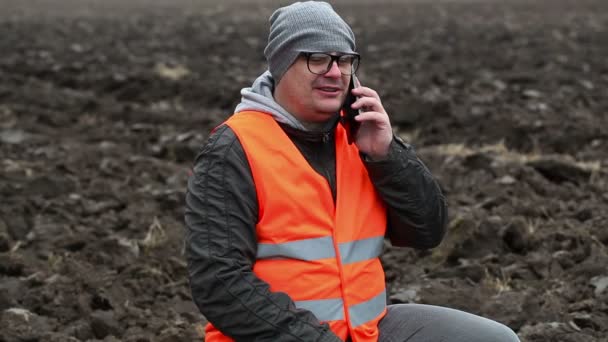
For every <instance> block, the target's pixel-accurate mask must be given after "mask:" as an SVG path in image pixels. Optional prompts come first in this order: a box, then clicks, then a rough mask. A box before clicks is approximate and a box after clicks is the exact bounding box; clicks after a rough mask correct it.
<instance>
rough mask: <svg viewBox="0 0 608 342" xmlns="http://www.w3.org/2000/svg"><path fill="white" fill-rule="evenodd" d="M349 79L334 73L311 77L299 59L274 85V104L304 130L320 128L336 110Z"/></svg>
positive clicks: (340, 103) (339, 106) (344, 93)
mask: <svg viewBox="0 0 608 342" xmlns="http://www.w3.org/2000/svg"><path fill="white" fill-rule="evenodd" d="M349 77H350V76H344V75H341V74H337V73H336V72H335V70H332V72H329V73H327V74H325V75H315V74H313V73H311V72H310V71H309V70H308V67H307V66H306V60H305V59H302V58H300V59H298V60H297V61H296V62H294V64H293V65H292V66H291V67H290V68H289V69H288V70H287V72H286V73H285V74H284V75H283V77H282V78H281V80H280V81H279V83H278V84H277V85H276V88H275V94H274V95H275V100H276V101H277V103H279V104H280V105H281V106H282V107H283V108H285V109H286V110H287V111H289V112H290V113H291V114H292V115H294V116H295V117H296V118H297V119H298V120H300V122H301V123H302V124H303V125H304V126H305V127H310V126H315V127H318V126H323V125H324V124H325V123H326V122H327V121H328V120H329V119H331V118H332V117H333V116H334V115H336V113H337V112H338V111H339V110H340V108H341V106H342V103H343V102H344V99H345V97H346V92H347V91H348V84H349V83H348V82H349ZM324 90H327V91H324Z"/></svg>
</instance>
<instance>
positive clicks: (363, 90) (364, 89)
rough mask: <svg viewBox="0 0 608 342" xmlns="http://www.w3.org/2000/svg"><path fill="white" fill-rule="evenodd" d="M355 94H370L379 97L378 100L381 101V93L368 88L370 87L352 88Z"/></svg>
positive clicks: (363, 95)
mask: <svg viewBox="0 0 608 342" xmlns="http://www.w3.org/2000/svg"><path fill="white" fill-rule="evenodd" d="M352 93H353V95H355V96H362V97H365V96H369V97H373V98H375V99H377V100H378V101H380V95H378V93H377V92H376V91H375V90H373V89H372V88H368V87H357V88H353V90H352Z"/></svg>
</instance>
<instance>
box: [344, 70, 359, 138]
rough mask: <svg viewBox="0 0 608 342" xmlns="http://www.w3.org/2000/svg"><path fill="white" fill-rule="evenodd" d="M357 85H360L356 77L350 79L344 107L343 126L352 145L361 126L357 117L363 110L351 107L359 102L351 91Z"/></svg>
mask: <svg viewBox="0 0 608 342" xmlns="http://www.w3.org/2000/svg"><path fill="white" fill-rule="evenodd" d="M355 83H357V84H358V83H359V82H358V80H357V79H356V76H355V75H352V76H351V77H350V83H349V85H348V93H347V94H346V98H345V99H344V104H343V105H342V112H343V116H342V124H343V125H344V127H345V129H346V137H347V139H348V143H349V144H352V143H353V142H354V141H355V137H356V135H357V131H358V130H359V126H360V125H361V124H360V123H359V122H358V121H356V120H355V116H357V115H359V114H360V113H361V112H362V110H361V109H353V108H352V107H351V105H352V104H353V103H355V101H357V97H356V96H355V95H353V94H352V92H351V90H353V89H354V88H355Z"/></svg>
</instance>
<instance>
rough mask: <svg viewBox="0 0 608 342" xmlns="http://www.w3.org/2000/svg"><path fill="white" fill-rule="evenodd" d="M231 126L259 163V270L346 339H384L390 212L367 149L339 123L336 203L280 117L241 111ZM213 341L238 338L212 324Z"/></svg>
mask: <svg viewBox="0 0 608 342" xmlns="http://www.w3.org/2000/svg"><path fill="white" fill-rule="evenodd" d="M226 124H227V125H228V126H230V128H231V129H232V130H233V131H234V133H235V134H236V136H237V137H238V139H239V141H240V143H241V145H242V146H243V149H244V151H245V154H246V155H247V159H248V161H249V165H250V167H251V172H252V175H253V180H254V183H255V187H256V193H257V198H258V207H259V214H258V222H257V225H256V233H257V239H258V251H257V260H256V262H255V264H254V267H253V272H254V273H255V274H256V275H257V276H258V277H259V278H261V279H262V280H264V281H266V282H267V283H268V284H269V285H270V290H271V291H281V292H284V293H287V294H288V295H289V296H290V297H291V299H293V300H294V302H295V304H296V307H298V308H303V309H306V310H309V311H311V312H312V313H313V314H314V315H315V316H316V317H317V318H318V319H319V320H320V321H322V322H327V323H328V324H329V326H330V328H331V330H332V331H333V332H334V333H335V334H336V335H338V336H339V337H340V338H341V339H343V340H346V339H347V338H348V337H349V336H350V338H351V339H352V341H353V342H372V341H374V342H375V341H377V340H378V322H379V321H380V319H381V318H382V317H384V315H385V313H386V289H385V279H384V270H383V269H382V265H381V264H380V260H379V256H380V254H381V252H382V248H383V246H384V234H385V230H386V209H385V207H384V204H383V202H382V201H381V199H380V198H379V196H378V194H377V192H376V191H375V189H374V186H373V184H372V183H371V181H370V179H369V176H368V174H367V171H366V169H365V166H364V165H363V163H362V161H361V158H360V156H359V150H358V149H357V147H356V146H355V145H354V144H353V145H349V144H348V143H347V138H346V131H345V130H344V128H342V126H341V125H338V126H337V127H336V134H335V137H336V138H335V142H336V178H337V179H336V181H337V195H336V201H335V204H334V200H333V197H332V193H331V189H330V187H329V185H328V183H327V181H326V180H325V178H323V176H321V175H319V174H318V173H317V172H316V171H315V170H314V169H313V168H312V167H311V166H310V164H309V163H308V162H307V161H306V159H305V158H304V156H303V155H302V154H301V153H300V151H299V150H298V148H297V147H296V146H295V145H294V144H293V142H292V141H291V140H290V139H289V137H288V136H287V134H285V132H284V131H283V129H281V127H280V126H279V125H278V124H277V123H276V121H275V120H274V119H273V117H272V116H271V115H269V114H266V113H261V112H240V113H238V114H235V115H233V116H232V117H230V118H229V119H228V120H227V121H226ZM205 341H208V342H218V341H233V340H232V339H231V338H228V337H226V336H224V335H223V334H222V333H221V332H220V331H219V330H217V329H216V328H215V327H213V326H212V325H211V324H208V325H207V328H206V338H205Z"/></svg>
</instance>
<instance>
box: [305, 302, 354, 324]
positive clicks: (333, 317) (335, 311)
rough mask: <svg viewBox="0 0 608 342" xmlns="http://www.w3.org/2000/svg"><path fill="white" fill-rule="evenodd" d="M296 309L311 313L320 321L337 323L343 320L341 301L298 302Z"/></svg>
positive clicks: (342, 304)
mask: <svg viewBox="0 0 608 342" xmlns="http://www.w3.org/2000/svg"><path fill="white" fill-rule="evenodd" d="M295 303H296V307H297V308H300V309H306V310H308V311H310V312H312V313H313V314H314V315H315V317H317V319H318V320H320V321H339V320H343V319H344V303H343V302H342V299H340V298H336V299H319V300H299V301H296V302H295Z"/></svg>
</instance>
